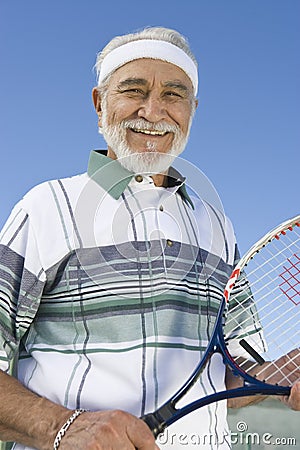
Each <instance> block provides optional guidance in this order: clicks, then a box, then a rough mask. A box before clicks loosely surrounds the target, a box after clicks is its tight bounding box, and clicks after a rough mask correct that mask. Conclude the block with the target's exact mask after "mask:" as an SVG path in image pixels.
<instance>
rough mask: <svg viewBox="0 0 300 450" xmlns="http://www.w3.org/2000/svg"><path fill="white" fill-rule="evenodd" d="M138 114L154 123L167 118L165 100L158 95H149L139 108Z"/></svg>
mask: <svg viewBox="0 0 300 450" xmlns="http://www.w3.org/2000/svg"><path fill="white" fill-rule="evenodd" d="M138 116H139V117H141V118H143V119H146V120H148V122H153V123H155V122H159V121H160V120H162V119H165V118H166V117H167V111H166V108H165V105H164V102H163V100H162V99H161V98H159V97H158V96H156V95H153V94H150V95H148V97H147V98H146V99H144V101H143V103H142V105H141V106H140V108H139V110H138Z"/></svg>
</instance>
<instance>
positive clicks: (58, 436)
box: [53, 408, 86, 450]
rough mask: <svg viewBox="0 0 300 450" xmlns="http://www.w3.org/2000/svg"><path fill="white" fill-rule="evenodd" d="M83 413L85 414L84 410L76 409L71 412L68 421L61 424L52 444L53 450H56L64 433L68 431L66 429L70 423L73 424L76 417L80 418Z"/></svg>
mask: <svg viewBox="0 0 300 450" xmlns="http://www.w3.org/2000/svg"><path fill="white" fill-rule="evenodd" d="M84 412H86V409H83V408H80V409H76V410H75V411H74V412H73V414H72V415H71V416H70V417H69V418H68V420H67V421H66V422H65V423H64V424H63V426H62V427H61V428H60V430H59V431H58V432H57V434H56V436H55V439H54V443H53V450H58V448H59V446H60V443H61V441H62V439H63V437H64V435H65V434H66V432H67V431H68V429H69V428H70V426H71V425H72V423H73V422H75V420H76V419H77V417H78V416H80V415H81V414H82V413H84Z"/></svg>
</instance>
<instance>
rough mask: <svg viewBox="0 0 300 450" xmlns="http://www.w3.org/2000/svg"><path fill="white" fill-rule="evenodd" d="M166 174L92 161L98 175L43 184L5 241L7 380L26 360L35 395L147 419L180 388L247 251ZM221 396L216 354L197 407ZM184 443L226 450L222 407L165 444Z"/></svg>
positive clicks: (1, 272) (0, 296)
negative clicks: (161, 180) (164, 179)
mask: <svg viewBox="0 0 300 450" xmlns="http://www.w3.org/2000/svg"><path fill="white" fill-rule="evenodd" d="M169 175H170V176H169V178H168V184H167V186H166V187H157V186H155V184H154V183H153V180H152V178H151V177H150V176H147V174H142V175H134V174H132V173H130V172H128V171H127V170H126V169H124V168H123V167H122V166H121V165H120V164H119V163H118V161H113V160H111V159H109V158H107V157H106V156H105V155H104V154H102V153H101V152H96V151H94V152H92V153H91V156H90V160H89V166H88V171H87V173H84V174H81V175H77V176H74V177H71V178H65V179H59V180H53V181H48V182H45V183H42V184H40V185H38V186H36V187H34V188H33V189H32V190H31V191H29V193H27V194H26V195H25V197H24V198H23V199H22V200H21V201H20V202H19V203H18V204H17V205H16V206H15V208H14V209H13V211H12V213H11V216H10V217H9V219H8V221H7V223H6V225H5V227H4V228H3V230H2V233H1V243H0V258H1V263H0V285H1V287H0V290H1V292H0V367H1V368H2V369H3V370H5V371H8V370H9V368H10V365H11V363H12V361H16V364H15V372H16V376H17V377H18V378H19V379H20V380H21V381H22V383H24V385H25V386H27V387H28V388H29V389H30V390H32V391H34V392H36V393H37V394H39V395H41V396H44V397H47V398H48V399H50V400H52V401H53V402H56V403H59V404H62V405H64V406H66V407H67V408H70V409H74V408H79V407H82V408H87V409H89V410H105V409H115V408H117V409H123V410H126V411H129V412H131V413H133V414H135V415H137V416H140V415H143V414H145V413H147V412H149V411H152V410H154V409H155V408H157V407H158V406H159V405H160V404H162V403H163V402H164V401H165V400H166V399H167V398H168V397H169V396H170V395H171V394H173V393H174V391H175V390H176V389H178V387H179V386H180V384H181V383H182V382H183V381H184V380H185V379H186V377H187V376H188V375H189V374H190V373H191V371H192V370H193V369H194V367H195V365H196V364H197V362H198V361H199V358H200V357H201V353H202V352H203V350H204V349H205V347H206V345H207V343H208V340H209V338H210V336H211V332H212V326H213V323H214V319H215V316H216V313H217V311H218V307H219V304H220V301H221V299H222V292H223V289H224V286H225V283H226V280H227V277H228V275H229V274H230V272H231V270H232V267H233V264H234V262H235V258H236V242H235V237H234V233H233V230H232V226H231V224H230V221H229V220H228V219H227V218H226V217H224V215H223V214H222V213H221V212H220V211H218V210H217V209H216V208H214V207H213V206H212V205H210V204H208V203H205V202H204V201H203V200H201V198H197V197H195V196H189V195H188V193H187V190H186V188H185V184H184V181H183V180H182V179H181V177H180V176H179V175H178V173H177V172H176V171H175V170H170V173H169ZM224 388H225V386H224V366H223V363H222V361H221V358H219V357H218V356H216V357H214V358H213V360H212V361H211V363H210V365H209V367H208V369H207V371H206V373H205V374H204V376H203V377H202V380H201V382H199V383H197V385H196V386H195V388H194V390H193V393H191V394H190V398H189V400H191V399H192V398H197V397H199V396H203V395H205V394H208V393H212V392H214V391H215V390H219V389H224ZM180 433H185V434H186V436H187V439H189V437H190V439H191V436H194V435H195V437H194V439H197V436H199V439H201V445H200V446H199V448H209V449H212V448H229V441H230V439H229V438H228V435H227V425H226V404H225V402H219V403H216V404H213V405H210V406H208V407H205V408H202V409H201V410H199V411H197V412H195V413H193V414H190V415H189V416H188V417H187V418H185V419H183V420H180V421H179V422H178V423H176V424H174V425H172V426H171V427H170V429H169V430H167V432H166V433H165V435H164V436H162V437H160V438H159V439H158V445H159V446H160V447H161V448H163V449H168V448H170V449H176V448H178V449H181V448H182V447H184V448H187V447H186V444H185V443H184V440H183V441H182V442H180V436H179V435H180ZM205 434H206V435H209V434H211V435H212V436H217V437H216V438H214V439H212V438H210V439H208V438H207V439H206V442H205V443H203V440H202V437H203V436H204V435H205ZM199 442H200V441H199ZM15 448H17V449H23V448H25V447H23V446H21V445H16V446H15ZM192 448H198V447H197V445H194V444H193V447H192Z"/></svg>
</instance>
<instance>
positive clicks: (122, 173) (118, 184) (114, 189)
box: [87, 150, 194, 209]
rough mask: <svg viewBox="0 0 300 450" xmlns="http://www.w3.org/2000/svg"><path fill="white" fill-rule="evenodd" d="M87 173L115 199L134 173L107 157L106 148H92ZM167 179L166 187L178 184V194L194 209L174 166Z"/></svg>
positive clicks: (182, 180) (183, 182) (182, 179)
mask: <svg viewBox="0 0 300 450" xmlns="http://www.w3.org/2000/svg"><path fill="white" fill-rule="evenodd" d="M87 173H88V176H89V177H90V178H92V179H93V180H94V181H95V182H96V183H98V184H99V185H100V186H101V187H102V188H103V189H104V190H105V191H106V192H108V193H109V194H110V195H111V196H112V197H113V198H114V199H116V200H118V198H119V197H120V196H121V195H122V193H123V192H124V191H125V189H126V188H127V186H128V184H129V183H130V181H131V180H132V178H133V177H134V176H135V174H134V173H132V172H130V171H129V170H127V169H125V167H123V166H122V165H121V164H120V163H119V161H118V160H114V159H111V158H108V157H107V151H106V150H93V151H92V152H91V154H90V159H89V164H88V170H87ZM167 181H168V185H167V186H166V187H176V186H178V192H179V194H180V195H181V196H182V197H183V199H184V200H185V201H186V202H187V203H189V204H190V205H191V207H192V208H193V209H194V205H193V202H192V200H191V198H190V196H189V195H188V193H187V190H186V186H185V178H184V177H182V175H181V174H180V173H179V172H178V171H177V170H176V169H175V168H174V167H170V169H169V173H168V178H167Z"/></svg>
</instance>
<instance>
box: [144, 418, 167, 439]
mask: <svg viewBox="0 0 300 450" xmlns="http://www.w3.org/2000/svg"><path fill="white" fill-rule="evenodd" d="M156 415H157V414H156V413H149V414H145V415H144V416H142V417H141V419H142V420H143V421H144V422H145V423H146V424H147V425H148V427H149V428H150V430H151V431H152V433H153V436H154V437H155V439H156V438H157V436H158V435H159V434H160V433H162V432H163V430H164V429H165V426H164V423H163V422H162V421H161V420H159V419H158V418H157V417H156Z"/></svg>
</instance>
